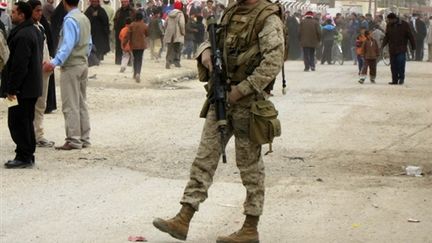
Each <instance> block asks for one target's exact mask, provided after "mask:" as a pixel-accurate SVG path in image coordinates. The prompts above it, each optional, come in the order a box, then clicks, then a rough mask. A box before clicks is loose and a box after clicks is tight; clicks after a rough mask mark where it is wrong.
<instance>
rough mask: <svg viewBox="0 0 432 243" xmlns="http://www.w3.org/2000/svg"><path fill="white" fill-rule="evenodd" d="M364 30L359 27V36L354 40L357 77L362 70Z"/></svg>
mask: <svg viewBox="0 0 432 243" xmlns="http://www.w3.org/2000/svg"><path fill="white" fill-rule="evenodd" d="M365 33H366V29H365V28H364V27H360V34H359V35H358V36H357V38H356V55H357V56H356V58H357V66H358V75H359V76H360V75H361V72H362V70H363V65H364V58H363V55H362V53H363V50H362V47H363V43H364V42H365V41H366V35H365Z"/></svg>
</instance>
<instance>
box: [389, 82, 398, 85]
mask: <svg viewBox="0 0 432 243" xmlns="http://www.w3.org/2000/svg"><path fill="white" fill-rule="evenodd" d="M388 84H390V85H397V83H393V82H389V83H388Z"/></svg>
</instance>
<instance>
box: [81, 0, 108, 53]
mask: <svg viewBox="0 0 432 243" xmlns="http://www.w3.org/2000/svg"><path fill="white" fill-rule="evenodd" d="M84 14H85V15H86V16H87V18H88V19H89V20H90V25H91V36H92V41H93V45H95V46H96V56H97V58H98V59H99V60H101V61H102V60H103V59H104V56H105V54H107V53H108V52H109V51H110V45H109V34H110V30H109V19H108V15H107V13H106V12H105V10H104V9H103V8H102V7H101V5H100V3H99V0H91V1H90V6H89V7H88V8H87V10H86V11H85V12H84Z"/></svg>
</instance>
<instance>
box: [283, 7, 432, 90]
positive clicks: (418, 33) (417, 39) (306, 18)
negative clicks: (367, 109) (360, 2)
mask: <svg viewBox="0 0 432 243" xmlns="http://www.w3.org/2000/svg"><path fill="white" fill-rule="evenodd" d="M285 25H286V27H287V30H288V36H289V42H288V43H289V59H291V60H297V59H300V58H301V57H303V60H304V63H305V69H304V71H309V70H312V71H315V70H316V66H315V63H316V60H315V58H317V59H320V60H321V64H324V63H326V62H327V63H328V64H332V63H333V62H332V58H334V57H333V54H332V48H333V46H334V45H336V44H337V45H339V46H340V47H341V50H342V55H343V58H344V59H345V60H353V63H354V65H358V75H359V76H360V78H359V82H360V83H361V84H363V83H364V81H365V75H366V72H367V69H368V68H369V69H370V81H371V82H372V83H374V82H375V78H376V66H377V61H378V59H379V58H380V56H381V55H383V48H384V47H385V46H386V45H388V47H386V48H388V49H389V50H388V52H389V55H390V59H391V60H390V62H391V66H392V67H391V70H392V73H393V75H394V77H393V80H392V82H391V84H403V83H404V77H405V76H404V73H405V61H406V59H408V60H415V61H423V59H424V56H425V55H424V52H425V49H426V48H425V42H427V44H428V47H427V49H428V51H429V55H428V61H429V62H432V57H431V49H432V48H431V43H432V34H431V33H432V30H431V28H432V17H430V18H429V19H425V18H424V16H422V15H420V14H413V15H412V16H406V15H404V16H397V15H395V14H393V13H390V14H389V15H387V16H385V17H384V16H383V15H376V16H375V17H373V16H372V15H371V14H365V15H358V14H356V13H351V14H349V15H346V16H343V15H342V14H340V13H338V14H336V15H335V16H331V15H323V14H321V13H313V12H311V11H308V12H306V14H304V15H302V14H301V13H300V12H295V13H293V14H291V13H290V12H287V13H286V22H285ZM428 28H429V30H428ZM401 53H403V55H402V54H401ZM399 54H400V55H399Z"/></svg>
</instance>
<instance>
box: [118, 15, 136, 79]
mask: <svg viewBox="0 0 432 243" xmlns="http://www.w3.org/2000/svg"><path fill="white" fill-rule="evenodd" d="M131 23H132V19H131V18H127V19H126V25H125V27H123V29H122V30H121V31H120V34H119V39H120V42H121V46H122V50H123V56H122V60H121V66H120V72H121V73H124V71H126V66H127V65H128V63H129V61H130V60H131V58H133V56H132V50H131V48H130V45H129V40H128V34H129V26H130V24H131Z"/></svg>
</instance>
